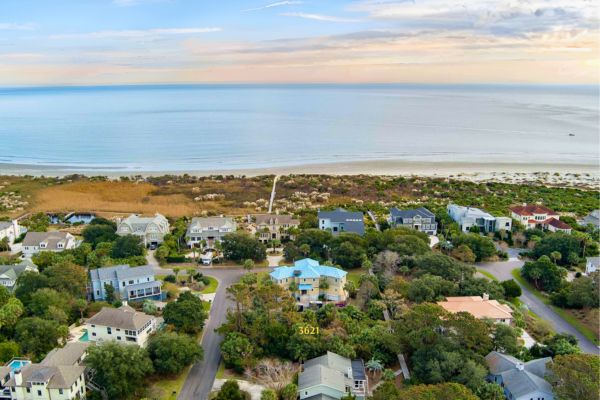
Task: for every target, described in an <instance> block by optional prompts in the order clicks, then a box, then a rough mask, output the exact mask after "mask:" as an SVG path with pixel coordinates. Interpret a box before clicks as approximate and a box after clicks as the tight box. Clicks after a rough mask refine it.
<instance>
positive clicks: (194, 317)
mask: <svg viewBox="0 0 600 400" xmlns="http://www.w3.org/2000/svg"><path fill="white" fill-rule="evenodd" d="M163 317H164V319H165V322H166V323H167V324H169V325H173V326H174V327H175V329H176V330H177V331H178V332H184V333H190V334H191V333H197V332H199V331H200V330H201V329H202V328H203V327H204V320H206V317H207V315H206V311H204V308H203V307H202V300H200V299H199V298H198V297H196V296H194V295H193V294H192V293H190V292H184V293H182V294H181V295H180V296H179V297H178V298H177V301H175V302H171V303H169V304H167V305H166V306H165V310H164V312H163Z"/></svg>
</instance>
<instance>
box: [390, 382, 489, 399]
mask: <svg viewBox="0 0 600 400" xmlns="http://www.w3.org/2000/svg"><path fill="white" fill-rule="evenodd" d="M401 399H402V400H404V399H410V400H432V399H435V400H478V399H479V398H478V397H477V396H476V395H475V394H474V393H473V392H472V391H471V390H469V389H468V388H467V387H465V386H463V385H460V384H458V383H440V384H437V385H415V386H410V387H408V388H406V389H404V390H401V391H400V393H399V397H396V398H395V399H393V398H392V399H390V400H401Z"/></svg>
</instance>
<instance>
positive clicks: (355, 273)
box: [346, 269, 366, 287]
mask: <svg viewBox="0 0 600 400" xmlns="http://www.w3.org/2000/svg"><path fill="white" fill-rule="evenodd" d="M365 274H366V272H365V271H363V270H361V269H357V270H352V271H348V275H346V280H348V281H351V282H354V284H355V285H356V287H359V286H360V283H359V281H360V277H361V276H363V275H365Z"/></svg>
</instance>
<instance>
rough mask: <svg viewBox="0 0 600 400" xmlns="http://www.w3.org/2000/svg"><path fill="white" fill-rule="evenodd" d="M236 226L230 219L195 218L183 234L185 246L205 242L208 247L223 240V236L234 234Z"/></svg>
mask: <svg viewBox="0 0 600 400" xmlns="http://www.w3.org/2000/svg"><path fill="white" fill-rule="evenodd" d="M236 229H237V224H236V223H235V220H234V219H233V218H231V217H196V218H192V222H191V223H190V226H188V229H187V232H186V234H185V237H186V240H187V245H188V246H189V247H194V246H197V245H199V244H200V242H202V241H205V242H206V245H207V246H208V247H212V246H213V245H214V244H215V242H220V241H221V240H223V236H225V235H227V234H228V233H231V232H235V230H236Z"/></svg>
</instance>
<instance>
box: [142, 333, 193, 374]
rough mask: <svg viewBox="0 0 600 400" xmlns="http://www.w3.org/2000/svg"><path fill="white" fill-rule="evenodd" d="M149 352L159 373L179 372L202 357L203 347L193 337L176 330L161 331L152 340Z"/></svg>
mask: <svg viewBox="0 0 600 400" xmlns="http://www.w3.org/2000/svg"><path fill="white" fill-rule="evenodd" d="M148 354H149V356H150V359H151V360H152V363H153V364H154V370H155V371H156V372H158V373H159V374H166V375H174V374H178V373H180V372H181V371H183V369H184V368H185V367H187V366H188V365H190V364H192V363H194V362H196V361H199V360H201V359H202V356H203V354H204V353H203V351H202V347H200V345H199V344H198V342H196V340H194V339H193V338H192V337H190V336H187V335H180V334H178V333H175V332H166V333H161V334H159V335H157V336H155V337H153V338H152V339H151V340H150V343H149V344H148Z"/></svg>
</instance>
